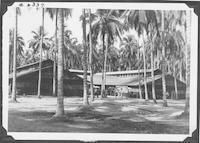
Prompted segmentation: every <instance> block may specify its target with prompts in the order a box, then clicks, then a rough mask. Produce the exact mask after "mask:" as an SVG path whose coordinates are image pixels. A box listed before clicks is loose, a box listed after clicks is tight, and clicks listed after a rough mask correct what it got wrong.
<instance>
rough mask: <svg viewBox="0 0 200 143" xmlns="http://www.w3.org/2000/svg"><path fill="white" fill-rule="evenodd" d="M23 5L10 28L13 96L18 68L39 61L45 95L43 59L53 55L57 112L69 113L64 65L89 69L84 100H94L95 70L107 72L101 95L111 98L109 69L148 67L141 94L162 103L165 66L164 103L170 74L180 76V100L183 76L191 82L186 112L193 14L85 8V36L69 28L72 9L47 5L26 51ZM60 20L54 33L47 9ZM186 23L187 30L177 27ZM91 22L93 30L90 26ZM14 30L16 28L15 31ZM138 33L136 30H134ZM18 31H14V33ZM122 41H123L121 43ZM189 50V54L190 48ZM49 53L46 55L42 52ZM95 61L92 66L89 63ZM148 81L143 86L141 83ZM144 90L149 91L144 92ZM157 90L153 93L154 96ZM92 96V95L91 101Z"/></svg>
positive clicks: (142, 78)
mask: <svg viewBox="0 0 200 143" xmlns="http://www.w3.org/2000/svg"><path fill="white" fill-rule="evenodd" d="M17 11H18V8H17V9H16V11H15V13H16V17H15V29H14V30H12V29H10V47H9V48H10V56H11V58H10V68H9V69H10V70H9V71H10V72H13V82H12V89H13V90H12V100H13V101H16V67H17V66H22V65H26V64H29V63H33V62H36V61H37V62H39V63H40V64H39V79H38V97H40V95H41V92H40V88H41V87H40V86H41V76H42V75H41V67H42V65H41V64H42V60H44V59H52V60H53V61H54V70H53V95H54V96H56V95H57V108H56V114H55V115H54V116H55V117H61V116H63V115H64V114H65V113H64V97H63V96H64V93H63V88H64V87H63V76H64V73H63V71H64V69H78V70H83V71H84V74H83V75H84V76H83V81H84V82H83V89H84V90H83V104H84V105H89V104H90V102H93V101H94V89H93V73H96V72H102V85H101V95H100V97H101V98H105V97H106V92H105V89H106V87H105V85H106V72H108V71H121V70H126V71H127V70H138V73H140V72H141V71H144V74H143V75H142V77H141V75H138V78H139V87H138V88H139V90H138V91H139V97H140V99H143V96H142V94H144V99H145V100H146V101H149V100H150V99H153V101H154V103H155V104H156V103H157V99H156V97H157V95H156V92H155V75H154V69H157V68H160V69H161V70H162V92H163V94H162V97H163V106H165V107H166V106H168V104H167V89H166V79H165V77H166V75H167V74H171V75H172V76H173V77H174V85H175V86H174V92H175V97H176V99H178V94H179V93H178V89H177V80H181V81H186V83H187V84H186V85H187V90H186V91H187V92H186V93H187V94H186V95H187V96H186V97H187V100H186V108H185V111H187V110H188V106H189V104H188V103H189V93H188V90H189V86H188V85H189V82H188V80H189V68H188V67H189V65H190V63H189V58H190V56H189V54H188V53H189V51H190V47H189V38H188V37H187V38H184V37H186V35H183V33H184V32H185V33H187V36H188V35H189V34H190V31H189V29H190V28H189V26H190V25H189V18H187V20H185V19H184V16H185V17H190V16H188V15H189V14H188V13H187V14H186V13H185V12H183V11H180V12H177V11H159V10H157V11H153V10H105V9H104V10H102V9H97V10H96V11H95V12H92V11H91V9H83V10H82V14H81V15H80V21H81V23H82V41H81V42H80V41H78V39H77V37H73V36H72V35H73V31H72V30H71V29H69V28H68V27H67V20H68V18H69V17H70V16H71V13H72V10H71V9H60V8H59V9H57V8H56V9H55V8H48V9H42V13H41V14H42V16H41V18H42V24H41V26H40V27H39V29H38V31H37V32H36V31H32V34H33V38H32V39H30V40H29V49H26V50H25V43H24V40H23V37H21V36H19V34H18V31H17V29H18V23H17V21H18V19H17V18H18V12H17ZM45 13H49V16H50V17H51V18H52V19H54V21H52V22H55V24H54V25H55V34H54V35H53V36H52V37H49V35H48V33H45V31H44V29H45V25H44V20H45V19H44V14H45ZM180 26H183V27H184V32H183V31H181V30H180V29H178V28H177V27H180ZM87 27H89V29H87ZM13 31H14V32H13ZM131 32H133V34H132V33H131ZM13 35H14V36H13ZM117 44H118V45H119V46H117ZM185 50H186V51H187V52H186V53H185V52H184V51H185ZM42 54H44V55H45V57H46V58H44V57H43V56H42ZM88 65H89V67H88ZM88 69H89V71H90V81H91V84H90V94H91V96H89V92H88V83H87V80H88V78H87V70H88ZM148 69H151V78H152V87H151V90H150V89H148V86H147V70H148ZM142 81H144V82H143V83H144V84H143V85H144V87H142V85H141V83H142ZM142 89H144V92H142ZM149 91H151V94H152V98H150V95H149ZM89 98H91V100H89Z"/></svg>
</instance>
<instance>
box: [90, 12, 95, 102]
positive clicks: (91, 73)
mask: <svg viewBox="0 0 200 143" xmlns="http://www.w3.org/2000/svg"><path fill="white" fill-rule="evenodd" d="M91 24H92V23H91V9H89V27H90V33H89V38H90V39H89V40H90V62H89V63H90V92H91V95H90V96H91V101H94V90H93V68H92V55H93V49H92V25H91Z"/></svg>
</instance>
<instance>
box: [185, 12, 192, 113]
mask: <svg viewBox="0 0 200 143" xmlns="http://www.w3.org/2000/svg"><path fill="white" fill-rule="evenodd" d="M186 18H187V19H186V33H187V39H186V42H187V44H186V53H185V55H186V101H185V109H184V114H189V107H190V106H189V100H190V40H191V39H190V37H191V31H190V27H191V11H189V10H188V11H186Z"/></svg>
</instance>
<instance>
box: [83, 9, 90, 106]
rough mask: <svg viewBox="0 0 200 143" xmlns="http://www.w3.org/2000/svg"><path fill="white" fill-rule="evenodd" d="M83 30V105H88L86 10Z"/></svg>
mask: <svg viewBox="0 0 200 143" xmlns="http://www.w3.org/2000/svg"><path fill="white" fill-rule="evenodd" d="M82 28H83V47H84V53H83V70H84V75H83V104H84V105H88V104H89V102H88V95H87V44H86V20H85V9H83V10H82Z"/></svg>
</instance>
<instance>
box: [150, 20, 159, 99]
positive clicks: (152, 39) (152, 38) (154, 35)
mask: <svg viewBox="0 0 200 143" xmlns="http://www.w3.org/2000/svg"><path fill="white" fill-rule="evenodd" d="M156 24H157V22H156V23H150V24H149V25H148V26H149V27H148V29H149V32H148V40H149V43H150V53H151V56H150V57H151V78H152V98H153V101H154V103H157V102H156V92H155V78H154V51H155V48H154V47H155V46H154V42H155V40H156V38H157V36H158V34H157V31H156Z"/></svg>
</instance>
